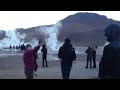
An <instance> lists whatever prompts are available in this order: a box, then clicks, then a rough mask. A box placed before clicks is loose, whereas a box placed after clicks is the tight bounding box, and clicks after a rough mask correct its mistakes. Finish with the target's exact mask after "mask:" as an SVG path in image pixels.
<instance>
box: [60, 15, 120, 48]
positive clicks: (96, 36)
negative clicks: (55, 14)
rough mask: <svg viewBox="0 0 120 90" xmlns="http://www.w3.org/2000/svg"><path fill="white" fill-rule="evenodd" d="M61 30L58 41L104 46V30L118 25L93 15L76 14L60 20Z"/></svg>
mask: <svg viewBox="0 0 120 90" xmlns="http://www.w3.org/2000/svg"><path fill="white" fill-rule="evenodd" d="M61 22H62V24H63V28H62V29H61V30H60V34H59V36H58V39H59V40H60V41H63V39H64V38H63V37H68V38H71V40H72V42H73V44H75V45H79V46H88V45H89V44H91V43H95V44H97V45H104V43H105V37H104V29H105V28H106V27H107V26H108V25H110V24H119V25H120V22H119V21H115V20H112V19H108V18H107V17H106V16H103V15H99V14H95V13H76V14H74V15H70V16H68V17H66V18H65V19H63V20H61Z"/></svg>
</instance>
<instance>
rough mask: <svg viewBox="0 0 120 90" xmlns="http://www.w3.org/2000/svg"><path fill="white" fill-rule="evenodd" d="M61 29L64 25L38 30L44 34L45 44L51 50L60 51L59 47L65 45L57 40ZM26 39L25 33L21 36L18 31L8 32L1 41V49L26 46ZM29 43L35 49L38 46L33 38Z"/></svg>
mask: <svg viewBox="0 0 120 90" xmlns="http://www.w3.org/2000/svg"><path fill="white" fill-rule="evenodd" d="M61 27H62V24H61V23H60V22H59V23H57V24H55V25H52V26H50V27H40V28H39V29H38V28H36V30H37V31H39V33H42V34H43V35H44V38H45V42H46V45H47V48H48V49H49V50H52V51H58V49H59V47H60V46H61V45H62V44H63V43H61V42H60V41H58V39H57V37H58V34H59V30H60V28H61ZM25 37H26V34H25V33H24V34H22V35H21V34H20V33H19V32H16V30H9V31H6V37H5V38H4V39H2V40H0V48H3V47H9V46H10V45H11V46H14V45H15V46H16V45H21V44H25V45H26V44H27V43H25V42H24V38H25ZM28 43H30V44H31V45H32V46H33V47H34V46H36V45H37V44H38V40H37V39H36V38H34V37H33V38H32V40H31V41H29V42H28Z"/></svg>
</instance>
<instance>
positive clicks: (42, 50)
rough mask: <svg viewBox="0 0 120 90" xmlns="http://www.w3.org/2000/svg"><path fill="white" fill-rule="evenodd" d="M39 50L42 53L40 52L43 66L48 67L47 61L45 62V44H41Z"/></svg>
mask: <svg viewBox="0 0 120 90" xmlns="http://www.w3.org/2000/svg"><path fill="white" fill-rule="evenodd" d="M41 52H43V54H42V59H43V67H48V63H47V48H46V46H45V44H44V45H43V46H42V49H41ZM44 62H45V63H44ZM45 64H46V65H45Z"/></svg>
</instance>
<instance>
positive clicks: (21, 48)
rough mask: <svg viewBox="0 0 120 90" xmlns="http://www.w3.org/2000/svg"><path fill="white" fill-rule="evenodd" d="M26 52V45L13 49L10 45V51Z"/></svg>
mask: <svg viewBox="0 0 120 90" xmlns="http://www.w3.org/2000/svg"><path fill="white" fill-rule="evenodd" d="M24 50H25V45H24V44H23V45H19V46H17V45H16V46H15V45H13V47H12V46H11V45H10V51H19V52H20V51H24Z"/></svg>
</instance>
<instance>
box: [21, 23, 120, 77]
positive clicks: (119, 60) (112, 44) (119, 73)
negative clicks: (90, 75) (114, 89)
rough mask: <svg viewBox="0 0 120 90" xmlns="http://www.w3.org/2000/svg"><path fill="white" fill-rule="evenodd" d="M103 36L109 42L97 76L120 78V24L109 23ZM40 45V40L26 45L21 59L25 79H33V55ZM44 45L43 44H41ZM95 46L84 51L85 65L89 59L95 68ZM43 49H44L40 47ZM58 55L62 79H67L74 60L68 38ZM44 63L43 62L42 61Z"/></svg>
mask: <svg viewBox="0 0 120 90" xmlns="http://www.w3.org/2000/svg"><path fill="white" fill-rule="evenodd" d="M105 36H106V37H107V41H109V44H108V45H106V46H105V47H104V50H103V56H102V58H101V61H100V63H99V72H98V77H99V78H101V79H120V26H119V25H117V24H111V25H109V26H108V27H107V28H106V29H105ZM40 47H41V41H39V43H38V45H37V46H36V47H35V48H34V49H32V46H31V45H29V44H28V45H26V49H25V52H24V55H23V61H24V64H25V75H26V78H27V79H33V74H34V73H33V72H34V71H35V58H34V55H35V54H36V53H37V51H38V50H39V49H40ZM43 47H45V46H43ZM96 48H97V47H96V46H94V45H93V46H89V47H88V49H87V50H86V51H85V53H87V65H86V68H88V62H89V61H90V68H92V64H91V63H92V60H93V64H94V65H93V68H96V63H95V60H96V51H95V49H96ZM41 51H45V53H47V52H46V49H42V50H41ZM46 57H47V56H46V55H43V59H44V60H45V62H46ZM58 57H59V58H60V59H61V71H62V77H63V79H69V75H70V71H71V68H72V63H73V61H74V60H76V53H75V49H74V48H73V46H72V44H71V43H70V39H68V38H67V39H65V43H64V44H63V46H61V47H60V49H59V52H58ZM43 63H44V62H43ZM46 66H47V64H46Z"/></svg>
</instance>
